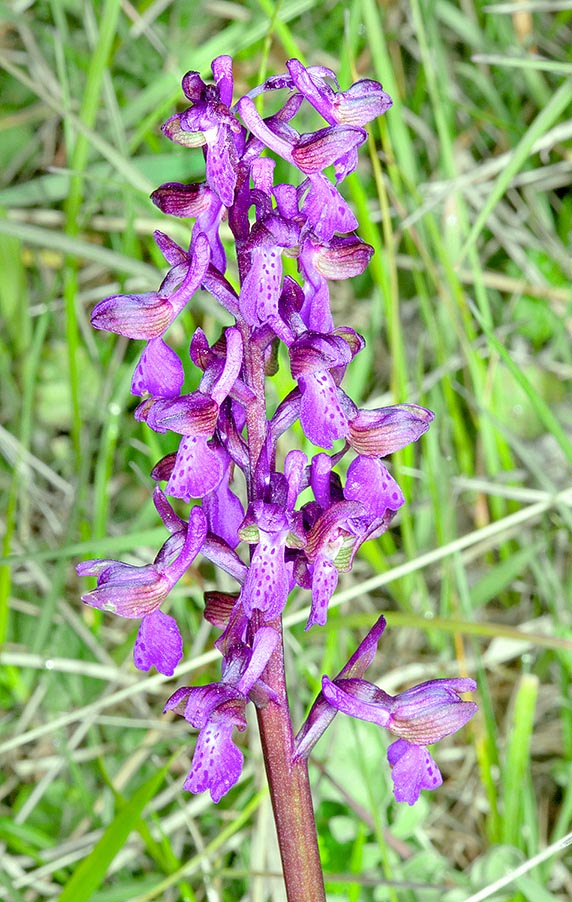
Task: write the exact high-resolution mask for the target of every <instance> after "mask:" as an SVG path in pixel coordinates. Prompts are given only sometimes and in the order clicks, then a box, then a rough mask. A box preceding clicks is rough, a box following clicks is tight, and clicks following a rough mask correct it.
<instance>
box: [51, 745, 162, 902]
mask: <svg viewBox="0 0 572 902" xmlns="http://www.w3.org/2000/svg"><path fill="white" fill-rule="evenodd" d="M174 757H175V756H173V757H171V758H170V759H169V761H168V762H167V764H166V765H165V766H164V767H162V768H161V770H159V771H157V773H155V774H153V776H152V777H151V778H150V779H149V780H147V782H146V783H144V784H143V786H140V787H139V789H138V790H137V791H136V792H135V793H134V795H133V796H132V797H131V799H130V800H129V801H128V802H127V804H126V805H125V807H124V808H122V809H121V811H119V812H118V814H117V815H116V816H115V818H114V819H113V821H112V822H111V823H110V825H109V826H108V827H107V828H106V830H105V832H104V834H103V836H102V837H101V839H100V840H99V842H98V843H96V845H95V846H94V848H93V849H92V851H91V852H90V854H89V855H88V856H87V858H84V860H83V861H82V862H81V864H80V865H79V866H78V867H77V868H76V869H75V871H74V872H73V874H72V877H71V879H70V880H69V881H68V883H67V884H66V887H65V889H64V891H63V893H62V894H61V896H60V900H59V902H89V899H90V898H91V896H92V895H93V893H94V892H95V890H96V889H98V888H99V887H100V886H101V884H102V883H103V881H104V879H105V875H106V873H107V871H108V868H109V865H110V864H111V862H112V861H113V859H114V858H115V856H116V855H117V853H118V852H119V850H120V849H121V848H122V847H123V845H124V844H125V841H126V840H127V837H128V836H129V834H130V833H131V832H132V831H133V830H135V829H136V827H137V824H138V823H139V820H140V819H141V815H142V813H143V809H144V808H145V805H147V803H148V802H150V801H151V799H152V798H153V797H154V796H155V795H156V794H157V791H158V790H159V787H160V786H161V783H162V782H163V780H164V779H165V776H166V774H167V773H168V771H169V770H170V768H171V765H172V763H173V760H174Z"/></svg>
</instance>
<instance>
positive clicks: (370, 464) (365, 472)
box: [344, 457, 405, 519]
mask: <svg viewBox="0 0 572 902" xmlns="http://www.w3.org/2000/svg"><path fill="white" fill-rule="evenodd" d="M344 497H345V498H347V500H348V501H360V502H361V503H362V504H363V506H364V508H365V509H366V511H367V512H368V514H369V515H370V516H371V517H373V518H375V519H377V518H379V517H383V516H384V514H385V512H386V511H387V510H391V511H397V510H399V508H400V507H401V506H402V505H403V504H405V498H404V497H403V492H402V491H401V489H400V488H399V486H398V484H397V483H396V481H395V479H394V478H393V476H392V475H391V474H390V473H389V470H388V469H387V468H386V467H384V465H383V464H382V463H381V461H379V460H377V459H375V458H373V457H356V459H355V460H352V462H351V464H350V465H349V467H348V474H347V480H346V485H345V487H344Z"/></svg>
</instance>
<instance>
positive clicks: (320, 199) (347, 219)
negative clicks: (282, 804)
mask: <svg viewBox="0 0 572 902" xmlns="http://www.w3.org/2000/svg"><path fill="white" fill-rule="evenodd" d="M301 213H302V214H303V215H304V216H305V217H306V219H307V220H308V224H309V225H310V226H311V228H312V231H313V232H314V234H315V235H316V236H317V237H318V238H320V239H321V240H322V241H330V239H331V238H333V236H334V234H335V233H336V232H342V233H343V232H353V231H354V230H355V229H357V227H358V221H357V219H356V217H355V215H354V213H353V211H352V209H351V207H350V206H349V204H348V203H347V201H345V200H344V198H343V197H342V195H341V194H340V193H339V191H338V190H337V188H336V187H335V186H334V185H332V183H331V182H330V181H329V180H328V179H327V178H325V176H323V175H322V174H321V173H315V174H314V175H311V176H309V188H308V193H307V194H306V197H305V198H304V201H303V203H302V208H301Z"/></svg>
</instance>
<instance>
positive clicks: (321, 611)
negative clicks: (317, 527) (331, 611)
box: [306, 556, 338, 630]
mask: <svg viewBox="0 0 572 902" xmlns="http://www.w3.org/2000/svg"><path fill="white" fill-rule="evenodd" d="M337 584H338V571H337V569H336V566H335V564H334V563H333V562H332V561H330V560H329V559H328V558H326V557H322V556H320V557H318V559H317V560H316V563H315V564H314V573H313V577H312V609H311V611H310V616H309V618H308V623H307V624H306V629H307V630H309V629H310V627H312V626H315V625H316V624H318V625H319V626H324V624H325V623H326V620H327V618H328V604H329V602H330V598H331V597H332V595H333V594H334V592H335V591H336V586H337Z"/></svg>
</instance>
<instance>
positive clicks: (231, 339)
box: [201, 326, 243, 407]
mask: <svg viewBox="0 0 572 902" xmlns="http://www.w3.org/2000/svg"><path fill="white" fill-rule="evenodd" d="M224 338H225V344H226V356H225V360H224V367H223V370H222V373H221V374H220V376H219V377H218V379H217V381H216V383H215V384H214V385H213V387H212V389H211V391H210V394H211V397H212V398H213V399H214V400H215V401H216V403H217V404H218V405H219V407H220V405H221V404H222V402H223V401H224V399H225V398H226V397H227V396H228V395H229V394H230V392H231V390H232V387H233V385H234V383H235V382H236V380H237V378H238V374H239V373H240V368H241V366H242V352H243V344H242V336H241V334H240V332H239V331H238V329H236V328H235V327H234V326H231V327H230V328H228V329H226V331H225V333H224ZM201 384H202V383H201Z"/></svg>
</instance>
